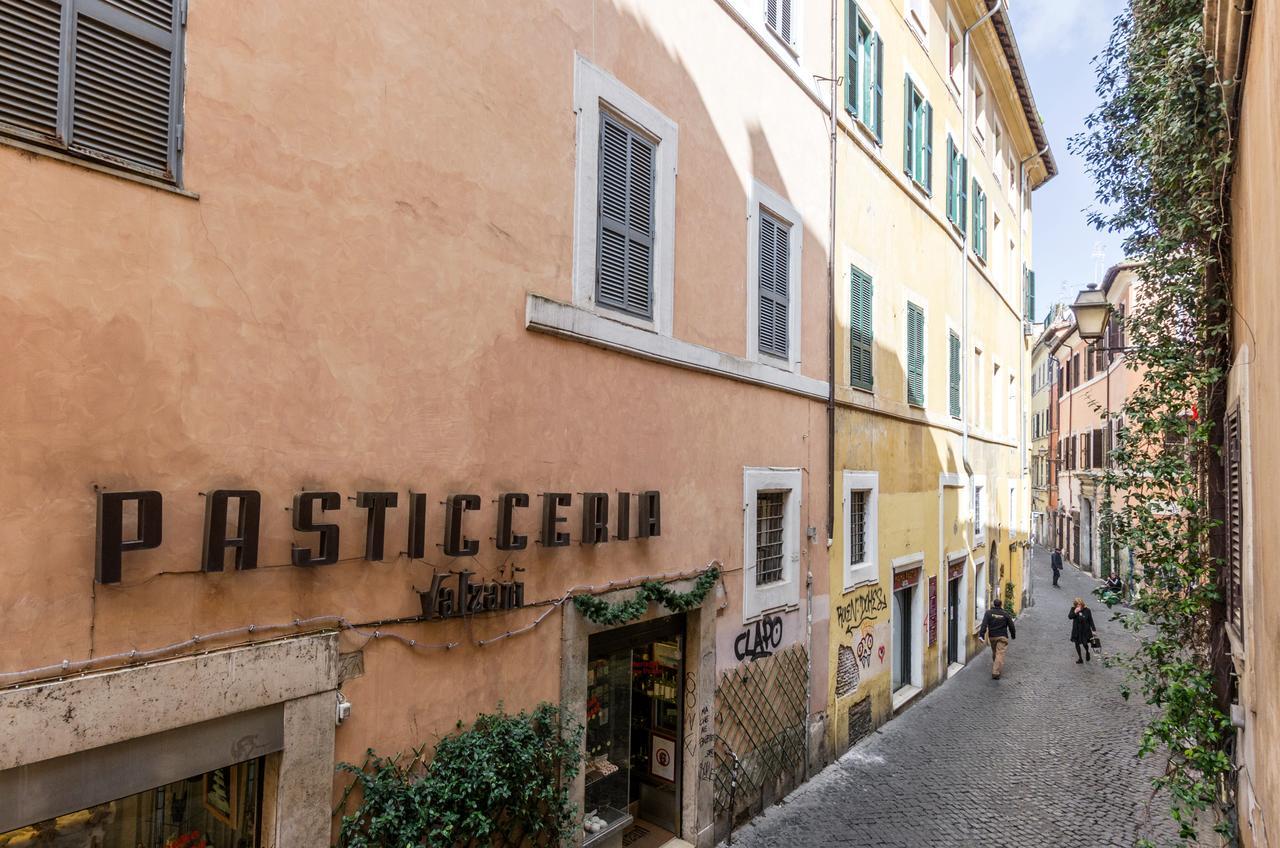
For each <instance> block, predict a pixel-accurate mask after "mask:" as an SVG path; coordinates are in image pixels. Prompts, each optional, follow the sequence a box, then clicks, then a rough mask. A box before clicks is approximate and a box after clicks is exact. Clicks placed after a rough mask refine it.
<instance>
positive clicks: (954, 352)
mask: <svg viewBox="0 0 1280 848" xmlns="http://www.w3.org/2000/svg"><path fill="white" fill-rule="evenodd" d="M948 339H949V341H950V348H951V349H950V356H949V357H948V366H949V369H950V380H949V381H948V387H949V390H950V402H951V417H952V418H959V417H960V337H959V336H957V335H956V334H955V333H948ZM1037 420H1039V419H1037Z"/></svg>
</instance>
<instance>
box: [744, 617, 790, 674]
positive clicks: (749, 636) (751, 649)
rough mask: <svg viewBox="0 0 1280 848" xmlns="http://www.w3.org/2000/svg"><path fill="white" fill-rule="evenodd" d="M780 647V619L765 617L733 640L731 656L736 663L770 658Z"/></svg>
mask: <svg viewBox="0 0 1280 848" xmlns="http://www.w3.org/2000/svg"><path fill="white" fill-rule="evenodd" d="M781 645H782V618H781V617H780V616H776V615H766V616H765V617H764V618H762V619H760V620H759V621H757V622H756V623H755V624H753V625H751V626H750V627H748V628H747V629H746V630H743V631H742V632H741V633H739V634H738V638H736V639H734V640H733V655H734V656H735V657H737V658H738V662H742V661H743V660H758V659H760V658H761V657H768V656H772V655H773V652H774V651H775V650H776V649H777V648H778V647H779V646H781Z"/></svg>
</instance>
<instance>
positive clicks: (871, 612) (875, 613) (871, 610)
mask: <svg viewBox="0 0 1280 848" xmlns="http://www.w3.org/2000/svg"><path fill="white" fill-rule="evenodd" d="M888 608H889V602H888V599H886V598H885V595H884V589H881V588H880V587H879V586H872V587H871V588H870V589H868V590H867V591H865V592H863V593H862V594H861V595H854V596H853V597H852V598H850V599H849V600H847V601H845V602H844V603H843V604H841V605H840V606H838V607H836V622H837V623H838V624H839V625H840V626H841V627H843V628H844V632H845V633H846V634H848V635H849V636H856V635H857V633H858V630H859V628H861V627H862V625H863V623H864V622H868V621H875V620H876V619H877V618H879V617H880V613H881V612H883V611H884V610H886V609H888Z"/></svg>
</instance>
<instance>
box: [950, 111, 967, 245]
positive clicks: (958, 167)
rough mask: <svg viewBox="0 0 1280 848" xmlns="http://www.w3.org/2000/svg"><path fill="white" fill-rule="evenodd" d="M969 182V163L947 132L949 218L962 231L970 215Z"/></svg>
mask: <svg viewBox="0 0 1280 848" xmlns="http://www.w3.org/2000/svg"><path fill="white" fill-rule="evenodd" d="M968 182H969V163H968V162H966V161H965V158H964V157H963V156H961V155H960V149H959V148H958V147H956V143H955V140H954V139H952V137H951V134H950V133H948V134H947V220H948V221H950V222H951V223H952V224H954V225H955V227H956V229H958V230H960V232H962V233H963V232H964V231H965V221H966V216H967V215H968V211H969V210H968V201H969V194H968V192H967V191H966V186H967V185H968Z"/></svg>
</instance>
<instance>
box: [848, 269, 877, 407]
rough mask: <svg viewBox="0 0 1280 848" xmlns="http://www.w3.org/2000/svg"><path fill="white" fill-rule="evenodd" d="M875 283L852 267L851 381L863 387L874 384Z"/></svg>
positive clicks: (869, 387)
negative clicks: (872, 348)
mask: <svg viewBox="0 0 1280 848" xmlns="http://www.w3.org/2000/svg"><path fill="white" fill-rule="evenodd" d="M873 289H874V287H873V285H872V283H871V276H870V275H869V274H867V273H866V272H864V271H862V270H861V269H859V268H856V267H854V266H852V265H850V266H849V383H850V385H854V386H857V387H859V388H862V389H871V388H873V387H874V382H875V380H874V375H873V369H872V356H871V344H872V340H873V333H872V308H871V305H872V302H873V296H872V293H873Z"/></svg>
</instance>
